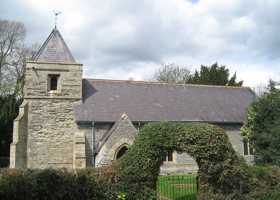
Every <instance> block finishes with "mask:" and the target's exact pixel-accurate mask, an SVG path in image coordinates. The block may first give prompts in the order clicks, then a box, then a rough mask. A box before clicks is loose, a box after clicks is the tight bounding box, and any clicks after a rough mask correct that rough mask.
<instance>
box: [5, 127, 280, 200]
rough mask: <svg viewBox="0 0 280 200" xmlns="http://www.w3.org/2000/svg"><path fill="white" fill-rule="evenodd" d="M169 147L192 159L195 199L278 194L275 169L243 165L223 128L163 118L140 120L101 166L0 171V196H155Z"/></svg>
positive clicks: (246, 199) (137, 199)
mask: <svg viewBox="0 0 280 200" xmlns="http://www.w3.org/2000/svg"><path fill="white" fill-rule="evenodd" d="M174 150H176V151H178V152H187V153H188V154H190V155H191V156H192V157H193V158H194V159H195V160H196V162H197V164H198V166H199V171H198V177H199V178H198V183H199V191H198V199H200V200H236V199H238V200H239V199H241V200H276V199H280V192H279V191H280V170H279V168H277V167H256V166H248V165H246V163H245V161H244V160H243V159H242V158H240V157H238V155H237V154H236V153H235V151H234V150H233V148H232V146H231V144H230V142H229V140H228V136H227V135H226V133H225V131H224V130H223V129H221V128H219V127H217V126H214V125H209V124H201V123H200V124H199V123H188V124H183V123H167V122H163V123H151V124H148V125H145V126H144V127H143V128H142V129H141V131H140V133H139V135H138V136H137V138H136V140H135V142H134V144H133V145H132V146H131V147H130V148H129V150H128V152H127V153H126V154H125V155H124V156H123V157H122V158H121V159H120V160H119V161H118V163H115V164H113V165H112V166H109V167H106V168H101V169H86V170H80V171H77V172H75V173H74V172H72V173H71V172H68V171H65V170H52V169H47V170H26V171H19V170H2V171H0V199H9V200H21V199H22V200H25V199H38V200H41V199H42V200H45V199H46V200H60V199H67V200H79V199H82V200H97V199H98V200H117V199H119V200H156V182H157V178H158V175H159V170H160V165H161V164H162V160H163V159H164V158H165V156H166V154H167V152H169V151H174Z"/></svg>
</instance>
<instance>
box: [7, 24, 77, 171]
mask: <svg viewBox="0 0 280 200" xmlns="http://www.w3.org/2000/svg"><path fill="white" fill-rule="evenodd" d="M81 101H82V65H81V64H78V63H77V62H76V61H75V59H74V57H73V56H72V54H71V52H70V50H69V48H68V47H67V45H66V43H65V42H64V40H63V38H62V36H61V34H60V32H59V31H58V29H57V28H56V27H55V28H54V29H53V30H52V32H51V34H50V35H49V37H48V38H47V40H46V41H45V42H44V44H43V45H42V47H41V48H40V49H39V51H38V52H37V54H36V55H35V57H34V58H33V59H32V60H31V61H28V62H26V72H25V86H24V102H23V104H22V105H21V107H20V113H19V116H18V117H17V118H16V119H15V122H14V133H13V143H12V144H11V158H10V167H12V168H25V167H27V168H47V167H56V168H57V167H65V168H70V169H71V168H73V165H74V163H73V162H74V161H73V151H74V146H73V140H74V139H73V138H74V135H75V132H77V131H78V127H77V125H76V123H75V119H74V113H73V107H74V106H75V105H78V104H80V103H81Z"/></svg>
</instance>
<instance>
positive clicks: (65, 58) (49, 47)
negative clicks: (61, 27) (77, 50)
mask: <svg viewBox="0 0 280 200" xmlns="http://www.w3.org/2000/svg"><path fill="white" fill-rule="evenodd" d="M33 60H34V61H39V62H51V63H76V61H75V59H74V57H73V56H72V54H71V52H70V50H69V48H68V47H67V45H66V43H65V42H64V40H63V38H62V36H61V34H60V33H59V31H58V29H57V28H56V27H55V28H54V29H53V30H52V32H51V34H50V35H49V37H48V38H47V40H46V41H45V42H44V44H43V45H42V46H41V48H40V49H39V51H38V52H37V53H36V55H35V56H34V57H33Z"/></svg>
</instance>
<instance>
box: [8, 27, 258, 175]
mask: <svg viewBox="0 0 280 200" xmlns="http://www.w3.org/2000/svg"><path fill="white" fill-rule="evenodd" d="M82 74H83V66H82V64H79V63H77V61H76V60H75V59H74V57H73V56H72V54H71V52H70V50H69V48H68V47H67V45H66V43H65V42H64V40H63V38H62V36H61V34H60V32H59V31H58V29H57V28H54V29H53V30H52V32H51V34H50V35H49V37H48V38H47V40H46V41H45V42H44V44H43V45H42V47H41V48H40V49H39V51H38V52H37V54H36V55H35V56H34V57H33V59H32V60H29V61H27V62H26V72H25V87H24V101H23V103H22V105H21V106H20V111H19V115H18V117H17V118H16V119H15V120H14V131H13V142H12V144H11V147H10V167H11V168H48V167H54V168H62V167H63V168H69V169H77V168H85V167H98V166H102V165H107V164H110V163H111V162H112V161H114V160H117V159H119V158H120V157H121V156H123V154H125V152H126V150H127V149H128V148H129V146H130V145H131V144H132V143H133V141H134V140H135V137H137V134H138V132H139V129H141V127H142V126H143V125H145V124H146V123H150V122H160V121H172V122H185V123H189V122H207V123H211V124H216V125H219V126H220V127H222V128H224V129H225V130H226V132H227V134H228V136H229V139H230V141H231V143H232V145H233V147H234V149H235V150H236V151H237V152H238V153H239V154H240V155H241V156H244V157H245V158H246V159H248V160H250V159H251V155H250V150H249V145H248V144H247V143H244V142H243V139H242V137H241V135H240V127H241V126H242V124H243V122H244V119H245V115H246V108H247V107H248V105H249V104H250V103H251V102H252V100H253V99H254V96H255V95H254V93H253V92H252V91H251V90H250V88H246V87H226V86H205V85H184V84H166V83H158V82H145V81H123V80H100V79H83V78H82ZM194 170H197V165H196V163H195V161H194V160H193V159H192V158H191V157H190V156H188V154H185V153H177V152H169V153H168V155H167V157H166V161H164V162H163V165H162V167H161V171H162V173H169V172H185V171H194Z"/></svg>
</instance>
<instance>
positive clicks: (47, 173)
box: [0, 169, 116, 200]
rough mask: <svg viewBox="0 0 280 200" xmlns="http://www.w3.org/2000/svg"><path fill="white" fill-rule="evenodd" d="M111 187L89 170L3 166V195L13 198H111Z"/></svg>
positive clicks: (0, 194)
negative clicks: (23, 169) (27, 168)
mask: <svg viewBox="0 0 280 200" xmlns="http://www.w3.org/2000/svg"><path fill="white" fill-rule="evenodd" d="M105 189H107V188H106V187H105V186H104V185H102V184H101V183H97V181H96V180H95V176H94V175H93V174H91V175H89V174H88V172H86V171H80V172H78V173H70V172H67V171H64V170H52V169H47V170H27V171H17V170H2V171H1V173H0V199H9V200H26V199H38V200H60V199H61V200H64V199H67V200H77V199H83V200H110V199H112V200H113V199H114V200H115V199H116V197H114V198H107V196H106V194H107V193H106V191H105Z"/></svg>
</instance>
